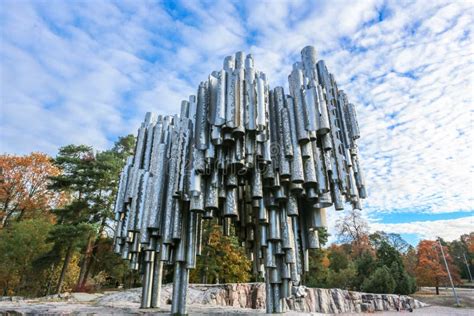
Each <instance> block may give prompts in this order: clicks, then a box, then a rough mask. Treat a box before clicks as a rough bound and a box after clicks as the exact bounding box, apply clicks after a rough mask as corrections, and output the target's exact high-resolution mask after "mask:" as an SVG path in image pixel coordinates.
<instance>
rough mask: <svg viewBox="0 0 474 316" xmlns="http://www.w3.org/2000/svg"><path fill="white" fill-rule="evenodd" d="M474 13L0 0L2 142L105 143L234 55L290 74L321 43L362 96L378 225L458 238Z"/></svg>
mask: <svg viewBox="0 0 474 316" xmlns="http://www.w3.org/2000/svg"><path fill="white" fill-rule="evenodd" d="M473 25H474V7H473V4H472V2H470V1H462V0H459V1H446V2H443V1H433V0H431V1H417V2H413V1H407V2H405V1H393V2H391V1H377V0H376V1H367V0H364V1H352V2H344V1H317V2H312V1H307V0H306V1H283V0H275V1H235V2H231V1H222V2H219V1H203V2H201V3H200V2H198V1H184V2H175V1H144V0H142V1H123V0H121V1H100V0H94V1H80V0H79V1H55V0H48V1H42V0H37V1H25V0H15V1H13V0H11V1H9V0H0V76H1V78H0V102H1V103H0V105H1V107H0V111H1V112H0V114H1V115H0V133H1V138H0V152H1V153H15V154H26V153H29V152H31V151H43V152H46V153H49V154H51V155H54V154H55V153H56V152H57V149H58V147H60V146H62V145H66V144H70V143H74V144H89V145H93V146H94V147H96V148H98V149H105V148H107V147H108V146H110V145H111V144H112V143H113V141H114V140H115V139H116V138H117V137H118V136H121V135H126V134H129V133H135V132H136V129H137V127H138V125H139V122H140V121H141V120H142V118H143V116H144V114H145V112H147V111H154V112H158V113H160V114H172V113H177V112H178V111H179V104H180V100H182V99H183V98H186V97H187V96H188V95H189V94H194V93H195V90H196V87H197V85H198V83H199V82H200V81H201V80H203V79H205V78H206V77H207V75H208V73H210V71H212V70H214V69H219V68H220V67H221V63H222V59H223V58H224V57H225V56H226V55H229V54H232V53H234V52H236V51H239V50H242V51H245V52H247V53H252V54H253V55H254V57H255V61H256V67H257V68H259V69H260V70H262V71H264V72H266V73H267V75H268V77H269V80H270V84H271V85H272V86H276V85H284V86H287V83H286V78H287V75H288V74H289V71H290V69H291V65H292V63H293V62H294V61H296V60H297V59H298V58H299V53H300V50H301V49H302V48H303V47H304V46H306V45H313V46H315V47H316V49H317V51H318V52H319V57H320V58H321V59H324V60H326V63H327V65H328V67H329V69H330V71H331V72H333V73H334V74H335V76H336V79H337V80H338V83H339V86H340V88H342V89H344V90H345V91H346V92H347V93H348V94H349V97H350V99H351V101H352V102H353V103H355V104H356V105H357V110H358V117H359V121H360V122H359V124H360V127H361V134H362V137H361V140H360V143H359V144H360V151H361V157H362V161H363V166H364V169H365V171H366V178H367V182H368V193H369V198H368V199H367V200H366V201H365V202H364V215H365V216H366V217H367V219H368V220H369V221H370V223H371V229H372V230H385V231H387V232H396V233H401V234H402V235H403V236H404V237H405V238H406V239H407V240H409V241H410V242H411V243H416V242H417V241H418V240H419V239H420V238H434V237H435V236H437V235H440V236H441V237H444V238H446V239H453V238H456V237H458V236H459V235H460V234H461V233H467V232H469V231H474V216H473V214H474V201H473V195H474V192H473V191H474V182H473V170H474V162H473V161H474V158H473V156H474V152H473V138H474V135H473V114H472V113H473V95H474V83H473V82H474V78H473V76H474V75H473V74H474V66H473V62H474V58H473V53H474V45H473V31H474V30H473ZM339 216H341V213H337V214H336V213H335V211H332V212H331V213H330V219H331V221H330V222H331V231H332V227H333V226H332V225H333V223H334V221H335V220H336V219H337V218H338V217H339Z"/></svg>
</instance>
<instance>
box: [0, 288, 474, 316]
mask: <svg viewBox="0 0 474 316" xmlns="http://www.w3.org/2000/svg"><path fill="white" fill-rule="evenodd" d="M305 291H306V296H305V297H304V298H300V299H292V300H287V302H286V306H287V307H288V309H291V311H288V312H286V313H285V315H323V314H342V315H357V314H363V313H364V312H377V313H379V312H380V313H382V314H384V315H385V314H386V315H392V314H395V313H397V314H398V312H397V311H395V307H396V306H398V305H400V306H402V308H403V309H404V311H405V312H408V311H407V309H408V308H410V307H414V310H413V312H414V313H415V314H419V315H460V316H461V315H473V314H474V313H473V310H472V309H466V308H461V309H460V308H450V307H440V306H429V307H427V305H426V304H424V303H422V302H420V301H418V300H415V299H413V298H410V297H407V296H398V295H382V294H381V295H376V294H367V293H360V292H349V291H344V290H339V289H308V288H307V289H305ZM140 294H141V293H140V289H130V290H126V291H120V292H105V293H101V294H87V293H72V294H63V295H61V296H59V297H58V296H48V297H43V298H38V299H29V300H25V299H21V298H4V300H3V301H0V315H31V314H35V315H38V314H48V315H94V314H95V315H110V314H114V315H151V314H160V315H169V312H170V307H171V306H170V305H169V302H170V295H171V285H164V286H163V290H162V297H161V304H162V308H161V309H151V310H150V309H148V310H142V309H140V308H139V307H140ZM188 312H189V314H190V315H208V314H213V315H254V314H265V287H264V284H262V283H250V284H226V285H211V286H209V285H195V284H194V285H191V286H190V288H189V291H188Z"/></svg>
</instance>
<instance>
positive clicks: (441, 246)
mask: <svg viewBox="0 0 474 316" xmlns="http://www.w3.org/2000/svg"><path fill="white" fill-rule="evenodd" d="M438 243H439V248H440V249H441V255H442V256H443V260H444V265H445V266H446V271H448V277H449V282H451V287H452V289H453V295H454V298H455V299H456V305H460V304H459V298H458V295H457V293H456V289H455V288H454V283H453V278H452V277H451V272H449V267H448V262H447V261H446V257H445V256H444V250H443V245H441V238H440V237H438Z"/></svg>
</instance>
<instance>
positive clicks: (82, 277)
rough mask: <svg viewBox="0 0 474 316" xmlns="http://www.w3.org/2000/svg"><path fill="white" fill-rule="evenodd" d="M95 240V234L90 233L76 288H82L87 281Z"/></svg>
mask: <svg viewBox="0 0 474 316" xmlns="http://www.w3.org/2000/svg"><path fill="white" fill-rule="evenodd" d="M93 240H94V234H90V235H89V237H88V239H87V245H86V251H85V253H84V258H83V259H82V263H81V271H80V272H79V278H78V280H77V284H76V290H81V289H82V288H83V287H84V285H85V284H86V281H87V274H88V272H89V271H88V270H89V265H90V257H91V255H92V248H93V247H92V242H93Z"/></svg>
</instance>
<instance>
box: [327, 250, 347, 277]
mask: <svg viewBox="0 0 474 316" xmlns="http://www.w3.org/2000/svg"><path fill="white" fill-rule="evenodd" d="M328 252H329V254H328V259H329V268H330V269H331V270H333V271H334V272H339V271H340V270H343V269H346V268H347V266H348V265H349V258H348V256H347V255H346V254H345V253H344V251H343V250H342V248H341V247H338V246H336V245H332V246H331V247H330V248H329V249H328Z"/></svg>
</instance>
